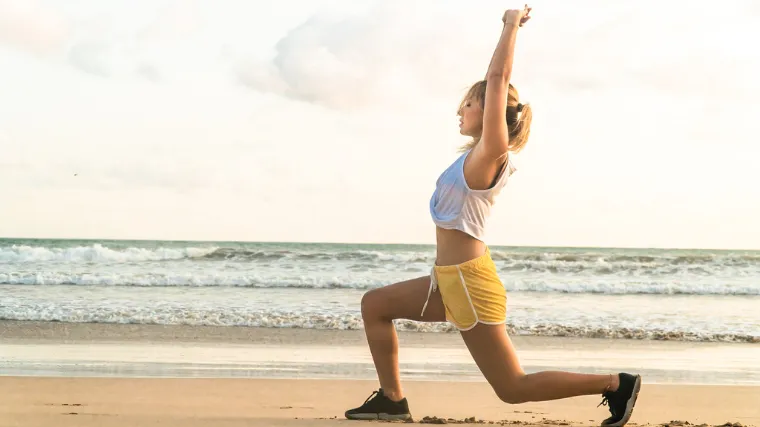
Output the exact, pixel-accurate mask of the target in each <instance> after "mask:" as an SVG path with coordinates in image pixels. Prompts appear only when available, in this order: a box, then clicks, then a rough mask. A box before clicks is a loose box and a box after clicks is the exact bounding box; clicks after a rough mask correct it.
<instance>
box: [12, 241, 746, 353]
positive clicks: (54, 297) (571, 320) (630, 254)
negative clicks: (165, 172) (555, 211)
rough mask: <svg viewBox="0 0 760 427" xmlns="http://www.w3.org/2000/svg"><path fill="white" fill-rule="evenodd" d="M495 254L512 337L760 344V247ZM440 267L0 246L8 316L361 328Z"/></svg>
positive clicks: (332, 257) (105, 244)
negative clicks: (381, 292) (387, 296)
mask: <svg viewBox="0 0 760 427" xmlns="http://www.w3.org/2000/svg"><path fill="white" fill-rule="evenodd" d="M491 250H492V256H493V258H494V261H495V263H496V266H497V268H498V271H499V275H500V277H501V279H502V281H503V283H504V286H505V288H506V289H507V292H508V328H509V331H510V333H511V334H514V335H533V336H565V337H581V338H616V339H656V340H671V341H704V342H744V343H760V252H758V251H715V250H665V249H609V248H539V247H500V246H492V247H491ZM433 262H434V247H433V246H431V245H363V244H362V245H360V244H316V243H308V244H307V243H237V242H178V241H111V240H24V239H0V319H2V320H34V321H55V322H89V323H121V324H124V323H128V324H163V325H210V326H230V327H233V326H248V327H261V328H305V329H308V328H316V329H360V328H362V322H361V315H360V310H359V302H360V300H361V296H362V294H363V293H364V292H366V290H368V289H373V288H377V287H380V286H384V285H387V284H390V283H393V282H396V281H400V280H404V279H408V278H412V277H417V276H421V275H425V274H427V273H428V272H429V270H430V266H431V265H432V263H433ZM397 327H398V328H399V329H400V330H407V331H420V332H428V333H450V332H455V329H454V328H453V327H452V326H451V325H448V324H446V323H416V322H411V321H398V322H397Z"/></svg>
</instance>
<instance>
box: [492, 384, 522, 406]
mask: <svg viewBox="0 0 760 427" xmlns="http://www.w3.org/2000/svg"><path fill="white" fill-rule="evenodd" d="M494 391H495V392H496V396H498V397H499V399H500V400H501V401H502V402H504V403H509V404H510V405H517V404H520V403H525V402H527V400H526V399H525V397H524V396H523V395H522V394H521V393H520V392H519V391H517V390H509V389H503V388H499V389H496V390H494Z"/></svg>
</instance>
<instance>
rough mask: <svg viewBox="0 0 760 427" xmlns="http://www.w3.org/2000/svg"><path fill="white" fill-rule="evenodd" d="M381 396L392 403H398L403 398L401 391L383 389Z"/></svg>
mask: <svg viewBox="0 0 760 427" xmlns="http://www.w3.org/2000/svg"><path fill="white" fill-rule="evenodd" d="M383 394H384V395H385V397H387V398H388V399H390V400H392V401H393V402H399V401H401V400H402V399H403V398H404V394H403V393H401V390H386V389H383Z"/></svg>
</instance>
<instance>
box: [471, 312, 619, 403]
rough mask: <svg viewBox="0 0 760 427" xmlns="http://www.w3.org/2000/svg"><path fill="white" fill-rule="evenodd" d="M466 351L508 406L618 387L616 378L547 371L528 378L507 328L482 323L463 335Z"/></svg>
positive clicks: (615, 376) (613, 376)
mask: <svg viewBox="0 0 760 427" xmlns="http://www.w3.org/2000/svg"><path fill="white" fill-rule="evenodd" d="M462 338H463V339H464V342H465V344H466V345H467V348H468V349H469V350H470V354H472V357H473V359H475V363H476V364H477V365H478V368H480V371H481V372H482V373H483V375H484V376H485V378H486V380H487V381H488V383H489V384H491V387H493V389H494V391H495V392H496V395H497V396H498V397H499V398H500V399H501V400H502V401H504V402H507V403H524V402H537V401H546V400H555V399H564V398H567V397H573V396H581V395H589V394H602V393H603V392H605V391H615V390H617V388H618V385H619V384H618V383H619V379H618V377H617V375H591V374H576V373H570V372H559V371H544V372H537V373H534V374H528V375H526V374H525V372H523V370H522V368H521V367H520V363H519V361H518V359H517V354H516V352H515V349H514V347H513V346H512V341H511V340H510V339H509V336H508V335H507V331H506V328H505V326H504V325H484V324H479V325H477V326H476V327H474V328H473V329H471V330H469V331H463V332H462Z"/></svg>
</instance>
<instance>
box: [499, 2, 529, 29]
mask: <svg viewBox="0 0 760 427" xmlns="http://www.w3.org/2000/svg"><path fill="white" fill-rule="evenodd" d="M531 9H532V8H530V7H528V5H527V4H526V5H525V8H523V9H507V11H506V12H504V16H503V17H502V18H501V21H502V22H504V24H505V25H507V24H510V25H514V24H517V25H518V26H519V27H522V26H523V25H525V23H526V22H528V21H529V20H530V15H529V14H530V11H531Z"/></svg>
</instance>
